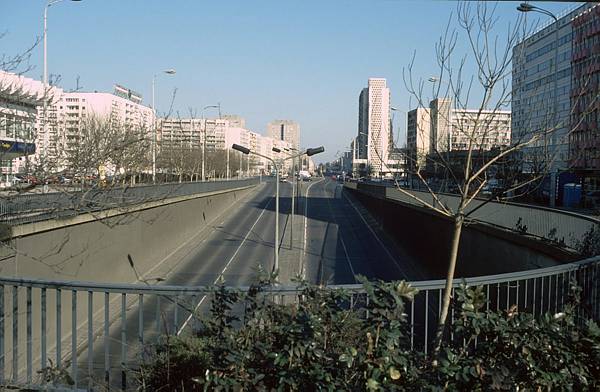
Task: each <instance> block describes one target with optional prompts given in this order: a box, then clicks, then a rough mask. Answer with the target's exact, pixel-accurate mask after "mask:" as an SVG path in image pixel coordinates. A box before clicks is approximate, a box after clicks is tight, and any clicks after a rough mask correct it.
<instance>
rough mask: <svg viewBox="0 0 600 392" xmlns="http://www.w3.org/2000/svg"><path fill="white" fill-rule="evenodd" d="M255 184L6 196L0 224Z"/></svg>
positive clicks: (1, 203) (174, 185)
mask: <svg viewBox="0 0 600 392" xmlns="http://www.w3.org/2000/svg"><path fill="white" fill-rule="evenodd" d="M258 181H259V180H258V178H248V179H243V180H230V181H212V182H182V183H169V184H158V185H141V186H134V187H114V188H110V189H101V188H98V189H90V190H87V191H74V192H52V193H36V194H28V195H17V196H9V197H5V198H0V222H2V223H5V224H9V225H19V224H23V223H31V222H39V221H42V220H47V219H56V218H61V217H68V216H73V215H77V214H80V213H85V212H94V211H101V210H105V209H110V208H117V207H123V206H131V205H135V204H140V203H146V202H153V201H159V200H164V199H168V198H173V197H180V196H190V195H194V194H200V193H206V192H215V191H221V190H227V189H233V188H239V187H243V186H249V185H255V184H257V183H258Z"/></svg>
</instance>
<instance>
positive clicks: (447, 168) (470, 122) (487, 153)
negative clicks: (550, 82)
mask: <svg viewBox="0 0 600 392" xmlns="http://www.w3.org/2000/svg"><path fill="white" fill-rule="evenodd" d="M454 18H456V19H454ZM515 19H516V20H515V22H514V24H511V25H509V26H508V27H507V28H505V29H503V30H504V31H502V32H501V33H500V32H499V30H500V28H499V27H498V26H497V22H498V18H497V16H496V15H495V6H490V5H489V4H488V3H486V2H477V3H471V2H461V3H459V5H458V7H457V13H456V14H455V16H451V18H450V21H449V23H448V25H447V27H446V30H445V33H444V34H443V35H442V37H441V38H440V39H439V41H438V42H437V43H436V47H435V58H436V61H437V65H438V70H439V73H438V75H436V77H435V78H433V81H435V82H436V84H435V85H434V87H433V89H432V90H433V91H432V94H431V96H430V97H431V99H430V100H428V99H426V94H425V82H424V81H423V79H421V78H418V77H416V75H415V57H413V59H412V61H411V63H410V64H409V65H408V67H407V68H406V69H405V70H404V81H405V85H406V88H407V90H408V91H409V93H410V95H411V97H412V98H414V99H416V101H417V105H418V107H419V108H423V109H426V110H427V111H429V112H428V117H429V119H430V121H431V124H429V123H427V124H425V125H423V126H422V127H421V128H419V129H418V130H417V132H418V133H420V134H421V136H422V137H423V138H424V139H426V140H428V141H429V145H428V146H423V147H424V148H422V149H417V151H416V152H415V153H408V154H405V159H406V160H407V161H408V165H407V170H408V172H409V174H411V175H412V176H413V177H415V178H416V179H417V181H418V183H419V184H420V185H421V186H422V187H423V188H424V189H425V190H426V191H427V192H428V194H429V195H431V198H432V200H433V202H429V201H427V200H425V199H424V198H423V197H421V196H419V194H418V193H415V192H411V191H409V190H407V189H404V188H402V187H400V184H399V183H398V182H397V181H396V188H397V189H398V191H400V192H401V193H403V194H405V195H406V196H408V197H409V198H411V199H412V200H413V201H415V202H417V203H419V204H420V205H423V206H425V207H427V208H429V209H430V210H432V211H435V212H436V213H438V214H439V215H441V216H444V217H446V218H448V219H449V220H450V221H451V222H452V228H451V240H450V247H449V253H448V261H447V274H446V284H445V289H444V295H443V302H442V306H441V312H440V318H439V323H438V330H437V333H436V339H435V342H434V348H435V349H434V351H433V353H434V354H433V355H434V357H436V356H437V353H438V352H439V349H440V347H441V341H442V338H443V334H444V330H445V327H446V322H447V317H448V311H449V307H450V302H451V293H452V285H453V280H454V273H455V269H456V264H457V259H458V251H459V245H460V239H461V232H462V229H463V227H464V224H465V221H468V220H469V217H470V216H471V215H472V214H473V213H474V212H475V211H476V210H477V209H478V208H480V207H481V206H483V205H485V203H488V202H490V201H492V200H508V199H510V198H513V197H515V196H517V195H521V194H524V193H527V192H531V191H532V189H533V188H535V187H536V186H539V182H540V180H541V179H543V178H544V176H546V175H547V174H548V172H549V169H550V167H552V164H553V163H554V161H555V160H556V159H557V158H558V154H557V151H555V150H553V149H552V148H550V145H549V141H550V140H551V137H552V136H555V135H556V133H557V131H558V130H559V129H561V128H564V127H565V126H568V127H569V130H568V131H567V133H566V136H562V137H564V138H568V135H569V134H570V133H571V132H572V129H575V128H576V127H577V124H565V123H558V122H557V120H556V116H555V115H554V112H550V113H548V118H549V121H548V122H547V123H546V124H545V126H543V127H541V128H539V129H536V130H535V131H534V132H528V133H526V134H523V135H513V137H512V138H510V139H508V140H507V139H506V138H505V133H506V131H507V130H508V129H510V128H507V127H510V123H508V124H507V123H506V114H507V109H509V108H510V104H511V100H512V89H511V71H512V69H511V65H512V57H513V48H514V47H515V46H516V45H517V44H518V43H519V42H520V41H521V40H522V39H523V37H524V36H525V35H527V33H528V29H527V27H526V26H525V23H524V20H523V18H522V16H520V15H517V16H516V17H515ZM454 22H456V23H457V25H458V26H457V27H455V28H453V26H454ZM459 41H460V42H466V43H467V46H468V51H467V53H466V54H463V55H461V54H460V53H459V45H458V43H459ZM517 55H518V53H517ZM471 69H474V71H471ZM594 102H595V100H594ZM586 104H587V105H588V108H591V107H592V106H593V105H592V104H591V103H588V102H586ZM572 106H574V105H572ZM509 121H510V120H509ZM430 132H431V134H430ZM565 140H567V139H565ZM423 151H427V153H424V152H423ZM376 152H377V151H376ZM377 154H378V155H379V152H377ZM379 156H380V158H381V157H382V156H384V155H383V154H381V155H379ZM381 160H382V161H383V162H382V164H383V166H384V167H385V166H387V162H385V161H384V160H383V159H381ZM524 164H528V165H533V166H534V168H533V170H531V169H530V170H529V173H528V174H527V175H524V174H523V165H524ZM388 170H389V169H388ZM492 178H494V179H498V178H501V179H502V186H498V185H497V184H493V183H492V182H491V179H492ZM492 184H493V186H492ZM490 189H492V191H491V192H489V190H490ZM448 190H453V191H454V193H457V195H458V203H457V204H456V205H454V206H448V205H446V204H444V203H443V202H442V200H441V198H440V192H443V191H448ZM486 191H487V192H486ZM482 196H484V198H483V201H482V202H481V203H479V204H478V206H477V207H473V206H472V202H473V201H474V200H475V199H476V198H480V199H479V200H480V201H481V197H482Z"/></svg>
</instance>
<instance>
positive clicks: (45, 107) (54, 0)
mask: <svg viewBox="0 0 600 392" xmlns="http://www.w3.org/2000/svg"><path fill="white" fill-rule="evenodd" d="M61 1H63V0H49V1H48V2H47V3H46V7H44V75H43V84H44V102H43V112H44V113H43V116H44V124H43V126H42V127H43V133H44V141H43V145H44V156H46V155H47V154H48V140H49V137H48V134H47V130H48V128H47V125H46V122H47V121H46V119H47V115H46V112H47V110H48V97H47V94H48V91H49V88H48V87H49V86H48V9H49V8H50V7H51V6H52V5H54V4H56V3H60V2H61ZM71 1H73V2H79V1H81V0H71Z"/></svg>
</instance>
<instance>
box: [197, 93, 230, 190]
mask: <svg viewBox="0 0 600 392" xmlns="http://www.w3.org/2000/svg"><path fill="white" fill-rule="evenodd" d="M206 109H219V119H220V118H221V104H220V103H219V104H217V105H207V106H205V107H203V108H202V112H201V113H200V117H201V119H202V120H201V121H202V122H203V123H204V124H203V126H204V132H202V181H204V179H205V178H206V177H204V165H205V162H206V119H205V118H204V111H205V110H206ZM227 156H228V157H229V154H227ZM227 166H228V168H227V170H228V171H229V161H227Z"/></svg>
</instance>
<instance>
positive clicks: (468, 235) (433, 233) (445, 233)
mask: <svg viewBox="0 0 600 392" xmlns="http://www.w3.org/2000/svg"><path fill="white" fill-rule="evenodd" d="M346 189H347V191H349V192H351V193H352V194H353V195H354V196H355V197H356V198H357V199H358V200H359V201H360V202H361V203H362V204H363V205H364V206H365V207H366V208H367V209H368V210H369V212H370V213H372V214H373V215H374V216H375V217H376V218H377V219H378V220H379V221H380V222H381V224H382V225H383V227H384V229H385V231H386V232H387V233H388V234H389V235H391V236H392V237H393V238H394V239H395V240H396V241H397V242H398V244H399V245H400V246H401V247H402V248H403V249H406V250H407V251H408V252H409V254H410V255H411V256H413V257H414V258H415V260H417V261H418V262H420V263H421V264H422V265H423V267H424V268H426V270H427V271H428V273H429V274H430V278H431V279H443V278H445V275H446V272H447V265H448V260H447V259H448V254H449V250H450V240H451V232H452V222H451V221H450V220H449V219H447V218H445V217H442V216H440V215H438V214H435V213H433V212H432V211H431V210H428V209H426V208H423V207H418V206H414V205H410V204H408V203H402V202H399V201H397V200H392V199H389V198H386V197H384V196H381V195H376V194H373V193H367V192H364V191H361V190H358V189H357V190H353V189H350V188H346ZM458 257H459V259H458V263H457V267H456V275H455V276H458V277H473V276H484V275H494V274H501V273H507V272H515V271H524V270H530V269H536V268H541V267H551V266H554V265H558V264H561V263H564V262H570V261H574V260H576V259H577V255H574V254H573V253H570V252H567V251H566V250H564V249H560V248H558V247H556V246H553V245H552V244H550V243H547V242H546V243H545V242H542V241H539V240H536V239H534V238H528V237H525V236H520V235H517V234H516V233H514V232H511V231H508V230H504V229H502V228H498V227H493V226H490V225H485V224H481V223H469V224H467V225H465V226H464V227H463V231H462V234H461V242H460V247H459V256H458Z"/></svg>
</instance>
